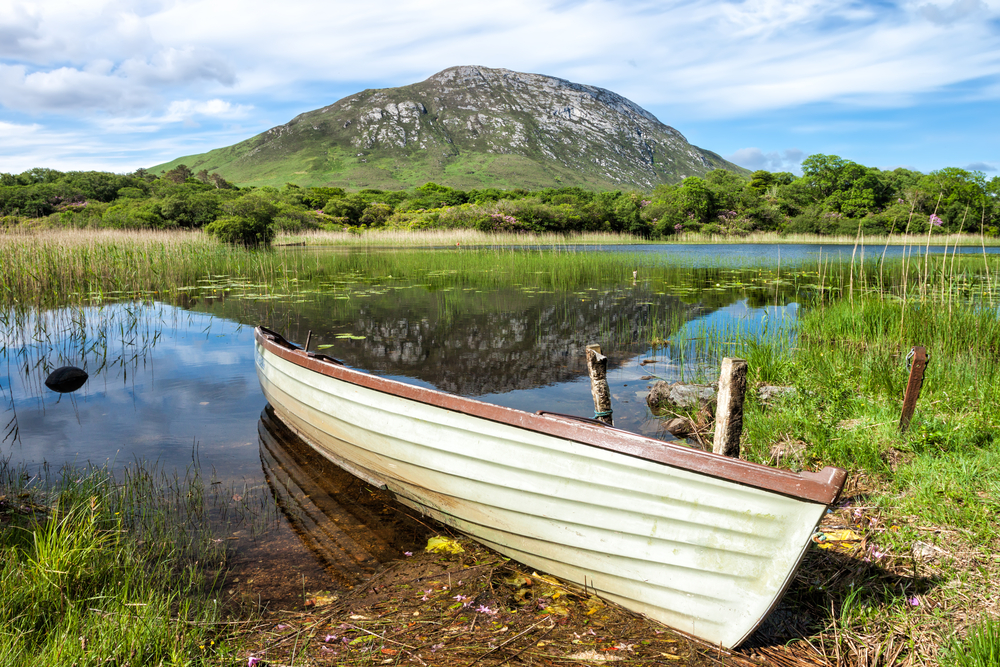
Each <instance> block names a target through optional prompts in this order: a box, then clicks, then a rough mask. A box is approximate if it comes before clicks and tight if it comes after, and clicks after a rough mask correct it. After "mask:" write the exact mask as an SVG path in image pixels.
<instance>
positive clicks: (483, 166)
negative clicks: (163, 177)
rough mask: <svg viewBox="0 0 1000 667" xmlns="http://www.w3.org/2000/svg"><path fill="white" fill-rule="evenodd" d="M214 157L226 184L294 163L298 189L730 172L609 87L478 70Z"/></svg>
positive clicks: (357, 98)
mask: <svg viewBox="0 0 1000 667" xmlns="http://www.w3.org/2000/svg"><path fill="white" fill-rule="evenodd" d="M220 150H221V151H223V152H228V154H229V155H230V156H231V157H232V159H230V160H229V161H228V163H227V164H226V165H225V166H223V165H221V164H220V165H219V166H218V167H217V169H218V171H219V172H220V173H221V174H222V175H223V176H225V177H226V178H228V179H231V180H236V181H237V182H240V172H243V173H249V174H260V173H261V172H263V171H265V170H267V169H270V170H272V171H273V170H274V163H275V162H281V161H284V162H298V163H300V164H302V165H303V166H304V167H305V169H302V170H300V171H294V172H293V174H296V175H302V176H304V178H300V179H298V180H299V181H302V184H310V185H311V184H324V185H326V184H329V185H347V186H348V187H351V186H362V187H407V186H412V185H419V184H421V183H422V182H425V181H427V180H433V181H435V182H439V183H444V184H449V185H454V186H455V187H482V186H484V185H500V186H503V187H541V186H551V185H581V186H583V187H591V188H608V187H612V188H621V187H626V188H640V189H649V188H651V187H653V186H655V185H656V184H657V183H663V182H676V181H679V180H681V179H683V178H685V177H687V176H692V175H701V174H704V173H705V172H707V171H709V170H711V169H715V168H730V169H733V170H736V171H741V170H740V169H739V167H736V166H735V165H731V164H729V163H727V162H726V161H724V160H723V159H722V158H720V157H719V156H718V155H716V154H714V153H711V152H709V151H705V150H702V149H700V148H697V147H695V146H692V145H690V144H689V143H688V142H687V140H686V139H685V138H684V136H683V135H681V133H680V132H678V131H677V130H675V129H674V128H672V127H669V126H667V125H664V124H663V123H661V122H660V121H659V120H657V118H656V117H655V116H654V115H653V114H651V113H649V112H648V111H646V110H645V109H643V108H642V107H640V106H639V105H637V104H636V103H634V102H632V101H631V100H628V99H626V98H624V97H622V96H621V95H618V94H617V93H614V92H612V91H610V90H606V89H604V88H599V87H596V86H590V85H585V84H579V83H573V82H570V81H566V80H565V79H560V78H557V77H552V76H545V75H542V74H529V73H523V72H515V71H512V70H508V69H494V68H489V67H478V66H459V67H451V68H448V69H446V70H444V71H441V72H438V73H437V74H434V75H432V76H431V77H429V78H427V79H426V80H424V81H421V82H419V83H414V84H411V85H408V86H401V87H399V88H383V89H373V90H365V91H362V92H359V93H356V94H354V95H349V96H348V97H345V98H343V99H341V100H339V101H337V102H335V103H334V104H331V105H329V106H325V107H323V108H321V109H317V110H316V111H311V112H308V113H304V114H300V115H299V116H296V117H295V118H294V119H292V120H291V121H290V122H289V123H287V124H285V125H280V126H278V127H275V128H272V129H271V130H268V131H267V132H265V133H263V134H261V135H258V136H257V137H254V138H253V139H250V140H248V141H245V142H242V143H241V144H237V145H236V146H232V147H230V148H229V149H220ZM216 152H217V151H213V152H212V153H216ZM212 153H209V154H206V155H211V154H212ZM196 157H200V156H196ZM220 157H221V156H220ZM184 159H187V160H189V162H186V164H189V166H190V162H192V161H194V160H191V158H184ZM306 163H308V164H306ZM195 166H200V165H199V164H196V165H195ZM282 171H285V170H282ZM359 173H364V174H367V179H360V178H356V176H357V175H358V174H359ZM352 177H355V178H352ZM259 178H260V176H259V175H258V176H257V179H259ZM257 179H252V180H257ZM243 180H244V182H246V181H247V180H248V179H243ZM252 180H251V182H252ZM362 180H367V181H368V182H367V183H365V182H361V181H362ZM372 181H374V182H372ZM258 182H260V181H259V180H258Z"/></svg>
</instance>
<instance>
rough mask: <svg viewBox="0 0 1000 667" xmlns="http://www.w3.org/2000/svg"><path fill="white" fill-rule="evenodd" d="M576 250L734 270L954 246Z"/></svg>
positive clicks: (972, 249)
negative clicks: (618, 253)
mask: <svg viewBox="0 0 1000 667" xmlns="http://www.w3.org/2000/svg"><path fill="white" fill-rule="evenodd" d="M576 248H577V249H579V250H592V251H596V252H608V251H613V252H634V253H638V254H642V255H655V256H657V257H662V258H664V259H669V260H670V263H671V264H674V265H684V266H702V267H706V266H707V267H715V266H722V267H734V266H753V265H757V264H764V265H767V266H774V265H775V264H776V263H779V262H780V263H781V264H782V265H785V264H788V265H793V264H795V265H803V264H804V265H806V266H808V265H809V264H810V263H813V264H815V263H816V262H817V261H818V260H819V258H820V257H821V256H822V258H823V261H824V262H826V261H828V260H832V261H845V262H846V261H850V259H851V255H852V254H853V255H854V256H855V259H856V260H857V261H860V260H862V259H864V260H865V261H866V262H874V261H877V260H879V259H881V258H882V255H883V254H884V255H885V257H886V259H895V258H901V257H904V256H906V257H910V256H913V257H917V256H921V255H923V254H924V252H925V251H928V250H929V252H930V254H938V253H943V252H944V251H945V250H946V249H947V251H948V253H949V254H950V253H952V252H955V248H954V246H949V247H948V248H945V246H943V245H934V244H931V246H930V248H929V249H928V248H927V247H926V246H924V245H912V246H901V245H890V246H885V245H868V246H863V245H859V246H858V248H857V250H856V251H855V248H854V245H853V244H851V245H847V244H837V245H829V244H825V245H820V244H810V243H795V244H792V243H781V244H777V243H743V244H740V243H737V244H732V245H729V244H725V243H719V244H701V243H690V244H689V243H682V244H661V245H654V244H637V245H620V246H618V245H616V246H576ZM957 252H958V254H960V255H962V254H973V255H975V254H979V255H981V254H983V248H982V247H981V246H974V245H973V246H961V247H959V248H958V250H957ZM985 252H986V253H987V254H994V253H1000V247H998V246H987V247H986V249H985Z"/></svg>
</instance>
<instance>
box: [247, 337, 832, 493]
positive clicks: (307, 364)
mask: <svg viewBox="0 0 1000 667" xmlns="http://www.w3.org/2000/svg"><path fill="white" fill-rule="evenodd" d="M254 338H255V340H256V341H257V343H258V344H259V345H261V346H262V347H263V348H264V349H266V350H267V351H268V352H270V353H272V354H274V355H275V356H277V357H279V358H281V359H284V360H285V361H288V362H289V363H292V364H294V365H296V366H298V367H300V368H304V369H306V370H309V371H313V372H316V373H319V374H321V375H324V376H327V377H330V378H332V379H334V380H337V381H340V382H345V383H347V384H351V385H356V386H359V387H364V388H366V389H370V390H373V391H377V392H380V393H384V394H388V395H392V396H397V397H399V398H403V399H406V400H411V401H414V402H416V403H422V404H425V405H429V406H432V407H437V408H441V409H444V410H449V411H452V412H458V413H461V414H464V415H467V416H470V417H475V418H479V419H484V420H486V421H490V422H495V423H499V424H505V425H507V426H512V427H515V428H521V429H525V430H527V431H533V432H536V433H541V434H543V435H547V436H550V437H555V438H560V439H563V440H567V441H571V442H576V443H579V444H582V445H587V446H591V447H596V448H598V449H603V450H607V451H612V452H617V453H619V454H623V455H625V456H630V457H633V458H638V459H643V460H646V461H649V462H652V463H656V464H660V465H666V466H669V467H672V468H676V469H680V470H686V471H689V472H692V473H696V474H703V475H706V476H708V477H712V478H716V479H721V480H725V481H729V482H733V483H736V484H741V485H744V486H748V487H752V488H756V489H760V490H763V491H769V492H772V493H777V494H780V495H783V496H788V497H791V498H794V499H797V500H802V501H807V502H814V503H821V504H824V505H830V504H832V503H834V502H836V500H837V498H838V497H839V495H840V492H841V490H842V489H843V486H844V482H845V481H846V479H847V472H846V471H845V470H843V469H841V468H834V467H830V466H827V467H825V468H823V470H821V471H819V472H802V473H795V472H792V471H790V470H782V469H779V468H771V467H769V466H764V465H760V464H758V463H751V462H749V461H743V460H742V459H735V458H730V457H726V456H722V455H719V454H714V453H712V452H705V451H701V450H698V449H692V448H690V447H685V446H683V445H678V444H675V443H673V442H669V441H664V440H657V439H656V438H651V437H649V436H645V435H640V434H637V433H632V432H630V431H624V430H622V429H617V428H613V427H609V426H598V425H596V424H590V423H587V422H584V421H580V420H578V419H576V418H572V417H560V416H558V415H553V414H552V413H548V414H533V413H530V412H526V411H523V410H518V409H515V408H508V407H504V406H500V405H493V404H490V403H484V402H482V401H478V400H476V399H474V398H466V397H464V396H457V395H455V394H449V393H446V392H443V391H439V390H437V389H428V388H425V387H418V386H415V385H411V384H406V383H405V382H400V381H398V380H392V379H389V378H384V377H380V376H378V375H372V374H371V373H367V372H365V371H361V370H356V369H353V368H348V367H347V366H345V365H343V364H342V363H341V362H339V361H338V360H336V359H333V358H331V357H327V356H326V355H315V356H314V355H312V354H310V353H308V352H306V351H305V350H303V349H302V348H300V347H298V346H296V345H294V344H293V343H290V342H288V341H287V340H285V339H284V338H283V337H282V336H281V335H280V334H278V333H276V332H273V331H271V330H269V329H267V328H265V327H262V326H257V327H256V328H255V329H254Z"/></svg>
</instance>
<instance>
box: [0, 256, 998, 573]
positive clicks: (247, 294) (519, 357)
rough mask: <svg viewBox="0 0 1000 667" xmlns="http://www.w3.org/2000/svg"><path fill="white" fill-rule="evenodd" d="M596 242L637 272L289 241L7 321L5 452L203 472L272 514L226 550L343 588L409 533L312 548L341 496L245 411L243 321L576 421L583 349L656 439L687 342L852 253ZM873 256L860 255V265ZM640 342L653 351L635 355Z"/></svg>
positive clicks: (46, 459) (381, 366)
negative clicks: (323, 498) (58, 378)
mask: <svg viewBox="0 0 1000 667" xmlns="http://www.w3.org/2000/svg"><path fill="white" fill-rule="evenodd" d="M613 250H614V252H615V253H622V252H624V253H627V254H628V255H629V256H630V259H629V261H632V260H635V261H634V264H630V263H628V262H623V261H620V260H618V261H610V260H607V261H606V258H605V255H606V253H604V252H602V251H600V250H599V249H596V248H574V249H572V251H571V252H573V253H577V254H580V255H585V260H586V261H583V262H581V263H580V265H579V266H578V267H576V268H575V269H572V270H570V269H566V270H563V269H560V270H559V271H558V272H556V271H550V270H549V267H548V265H549V263H550V259H549V256H548V255H546V254H545V253H546V251H539V250H538V249H526V250H523V251H516V250H507V251H503V252H498V253H494V254H493V255H490V254H488V253H487V252H486V251H475V250H461V251H456V250H454V249H448V250H431V251H410V252H405V253H393V252H377V251H375V252H367V253H360V254H359V253H353V254H352V253H346V254H345V253H344V252H342V251H328V250H316V249H313V248H306V249H302V250H301V251H296V250H291V251H288V252H301V253H304V254H306V255H307V256H308V257H309V258H310V259H309V261H310V262H312V264H311V265H310V266H313V268H311V269H310V271H309V272H308V275H296V276H285V277H284V279H283V280H282V281H281V284H276V285H253V284H249V283H248V282H247V281H245V280H242V279H240V278H239V277H236V276H206V277H205V279H203V280H201V281H199V282H198V283H197V284H195V285H188V286H178V290H177V291H176V292H175V293H174V294H173V295H172V296H171V297H170V299H169V302H166V301H147V302H142V303H140V302H121V303H114V302H108V303H93V304H91V305H86V306H66V307H64V308H60V309H55V310H50V311H44V312H37V311H24V310H21V311H17V312H14V311H10V312H8V313H7V315H6V316H5V317H6V319H7V321H8V325H7V326H6V327H4V329H3V331H2V332H0V347H2V352H0V404H2V406H3V407H2V408H0V409H2V411H3V418H2V420H0V421H2V423H3V424H4V425H5V428H4V431H3V435H4V437H3V445H2V453H3V455H4V456H5V457H9V458H10V459H11V461H12V462H14V463H16V464H23V465H24V466H26V467H27V469H28V470H30V471H37V470H39V469H40V468H41V467H42V465H43V464H48V465H49V466H52V467H56V468H58V467H60V466H62V465H63V464H67V463H68V464H75V465H83V464H87V463H93V464H97V465H101V464H105V463H110V464H111V465H113V466H119V467H120V466H122V465H126V464H129V463H131V462H134V461H136V460H143V461H146V462H156V463H158V464H159V465H160V466H161V467H162V468H163V469H165V470H171V469H181V470H183V469H190V468H192V467H194V466H196V467H198V469H199V470H200V471H201V474H202V475H203V477H205V478H206V479H209V478H210V479H212V480H213V481H216V482H219V483H221V484H223V485H226V488H229V487H232V488H237V487H238V488H240V489H242V491H241V492H240V493H242V494H247V493H256V494H259V495H260V496H261V497H263V498H265V499H266V500H265V501H266V502H272V501H273V502H275V503H277V505H278V506H279V507H280V508H281V510H282V512H283V515H282V516H283V517H284V518H283V519H282V520H281V521H279V522H278V523H277V524H276V525H275V526H272V527H271V529H269V530H268V531H263V532H262V531H257V532H256V533H255V534H254V535H253V536H252V537H253V539H249V538H248V534H245V533H244V534H242V536H241V541H239V542H238V546H239V548H242V549H244V551H245V552H247V553H254V554H258V553H265V552H266V553H271V554H274V553H282V554H285V556H283V558H290V556H288V553H290V551H295V553H298V554H299V556H298V558H299V559H300V562H299V565H297V566H296V567H298V568H299V569H300V570H301V571H302V572H305V571H306V570H309V571H311V572H312V574H311V575H309V576H312V577H314V578H315V577H318V576H320V575H319V574H317V572H319V570H318V569H317V568H319V569H320V570H321V569H322V568H327V571H328V572H330V571H334V570H335V571H336V572H340V573H341V574H338V575H336V576H339V577H341V580H342V581H344V582H346V581H348V580H349V579H350V578H351V577H352V576H355V575H357V576H361V575H362V574H363V573H364V572H366V571H369V570H370V568H371V563H372V562H375V561H379V560H380V559H384V558H387V557H390V556H391V555H392V553H396V555H398V553H401V549H403V548H404V547H402V546H399V545H401V544H404V543H406V544H411V543H413V542H414V541H419V539H420V535H421V534H420V533H419V532H418V531H416V529H413V528H412V527H409V528H407V529H406V530H405V531H403V533H404V537H403V538H401V541H400V540H395V539H387V538H386V539H383V538H379V539H375V538H371V539H370V540H369V546H368V547H366V548H365V549H362V550H361V551H359V552H358V553H356V554H354V555H351V556H350V558H349V560H350V562H351V563H353V565H352V566H351V567H354V566H356V570H351V569H350V567H348V569H347V574H344V573H343V565H344V564H343V563H341V564H339V565H338V564H337V560H338V558H341V559H343V558H344V557H345V556H343V554H341V556H335V555H331V553H333V552H331V551H329V550H327V552H326V553H325V555H324V552H323V550H322V549H320V548H319V547H318V546H317V545H318V544H319V542H321V541H322V540H319V541H317V539H314V538H309V537H308V535H310V534H314V533H315V534H319V533H316V532H315V531H319V529H318V528H315V526H317V525H319V524H327V525H332V524H331V523H330V522H331V521H332V522H333V523H334V524H336V523H338V521H337V520H334V519H330V518H329V517H331V516H333V515H334V514H336V512H340V511H350V510H349V509H348V510H345V509H344V508H345V507H347V508H350V507H353V506H355V505H357V502H356V501H344V502H343V503H338V502H334V501H332V500H331V501H329V502H325V503H319V505H322V507H319V505H318V504H317V503H316V502H315V498H316V496H317V494H318V493H319V492H318V491H317V489H319V488H320V487H319V486H317V481H316V479H315V478H310V479H306V480H303V479H302V474H303V473H302V471H303V470H308V469H309V468H310V466H304V465H302V464H294V463H289V462H290V461H295V460H298V459H297V458H296V457H299V458H301V456H304V455H303V454H301V452H300V453H299V454H288V453H282V452H284V450H285V449H288V448H291V450H290V451H300V450H301V447H300V444H301V443H299V444H295V443H292V444H288V443H289V442H291V441H292V440H294V438H282V437H276V436H274V435H273V431H274V428H269V427H268V424H267V419H266V418H265V417H262V412H263V410H264V408H265V405H266V402H265V401H264V398H263V395H262V394H261V391H260V387H259V385H258V382H257V378H256V373H255V365H254V361H253V326H254V325H255V324H258V323H261V324H265V325H267V326H268V327H270V328H272V329H274V330H276V331H279V332H281V333H282V334H283V335H285V336H286V337H287V338H288V339H289V340H292V341H297V342H299V343H303V342H304V341H305V338H306V335H307V332H309V331H312V334H313V338H312V341H313V343H312V349H319V350H322V351H323V352H324V353H326V354H330V355H331V356H335V357H337V358H339V359H342V360H344V361H345V362H346V363H347V364H348V365H350V366H353V367H356V368H361V369H364V370H367V371H370V372H373V373H377V374H380V375H385V376H389V377H394V378H397V379H401V380H403V381H405V382H410V383H414V384H419V385H422V386H427V387H434V388H437V389H441V390H444V391H448V392H453V393H456V394H461V395H464V396H472V397H476V398H478V399H480V400H483V401H487V402H492V403H497V404H501V405H505V406H508V407H513V408H520V409H524V410H529V411H535V410H539V409H544V410H548V411H553V412H562V413H569V414H578V415H583V416H590V415H591V414H592V413H593V403H592V399H591V395H590V389H589V379H588V377H587V373H586V363H585V357H584V353H583V350H584V348H585V346H586V345H588V344H590V343H600V344H601V345H602V346H603V347H604V351H605V353H606V354H607V355H608V356H609V360H610V361H609V372H608V381H609V384H610V386H611V390H612V399H613V407H614V418H615V425H616V426H619V427H621V428H625V429H629V430H633V431H636V432H640V433H645V434H648V435H652V436H655V437H669V435H667V434H666V433H665V432H663V431H662V429H661V427H660V423H659V421H658V420H657V419H655V418H653V417H652V415H651V414H650V413H649V410H648V408H647V407H646V403H645V395H646V393H647V391H648V387H649V386H650V385H651V384H652V383H653V382H654V381H656V380H657V379H664V380H676V379H680V378H687V379H703V380H704V379H709V380H711V379H714V378H713V373H717V370H716V366H715V365H714V364H715V363H716V359H714V358H703V357H699V356H698V352H697V350H698V349H699V348H698V343H697V341H698V339H699V337H700V336H704V335H705V333H706V332H707V331H710V330H715V331H726V330H729V329H732V330H736V329H739V330H741V331H757V332H759V331H762V330H764V329H765V328H768V327H769V328H770V329H771V330H772V331H773V330H774V329H776V328H780V327H781V326H782V325H783V324H787V323H789V322H790V321H793V320H794V318H795V317H797V315H798V312H799V309H800V307H801V306H802V304H803V303H807V302H808V301H809V300H810V299H812V298H813V297H814V296H815V293H816V292H815V284H816V281H817V278H816V276H815V271H813V272H812V273H811V272H810V267H814V266H815V265H816V264H817V263H818V258H819V257H820V252H821V251H822V253H823V257H831V256H833V255H834V253H837V254H840V255H841V256H844V255H846V258H847V259H850V256H851V253H852V252H853V247H851V246H847V247H844V246H838V247H836V248H835V249H831V248H819V247H816V246H781V247H780V248H779V247H777V246H745V245H740V246H632V247H627V248H621V247H615V248H613ZM882 250H883V248H882V247H879V248H877V249H871V248H869V249H868V251H867V252H866V253H865V256H866V257H868V258H871V257H873V256H875V255H874V253H875V252H876V251H877V252H878V253H881V251H882ZM964 250H968V249H964ZM972 250H974V251H975V252H981V250H980V249H972ZM987 250H988V251H989V252H993V251H994V250H995V249H992V248H989V249H987ZM899 251H900V252H902V249H899ZM560 252H567V251H566V250H565V249H564V250H561V251H560ZM887 252H889V253H895V252H897V249H896V248H894V247H890V248H889V250H888V251H887ZM915 252H916V250H915ZM483 253H486V254H485V255H484V254H483ZM779 256H780V260H779ZM313 258H314V259H313ZM779 262H780V267H781V268H780V269H779ZM626 265H627V266H626ZM633 265H634V266H635V268H634V269H632V266H633ZM369 267H371V268H370V270H369ZM632 270H635V271H636V272H637V273H636V275H635V277H634V278H633V275H632ZM655 337H659V338H661V342H662V343H663V344H662V345H651V340H652V339H653V338H655ZM65 365H72V366H78V367H81V368H83V369H85V370H86V371H87V372H88V373H89V376H90V377H89V380H88V381H87V382H86V383H85V384H84V385H83V387H82V388H80V389H79V390H78V391H76V392H73V393H69V394H59V393H55V392H53V391H50V390H49V389H47V388H46V386H45V384H44V381H45V378H46V377H47V376H48V374H49V373H50V372H51V371H52V370H54V369H55V368H58V367H60V366H65ZM268 433H272V435H270V436H269V435H268ZM276 442H278V443H285V444H284V445H281V446H280V447H279V446H278V445H275V444H274V443H276ZM276 447H277V449H276ZM296 447H298V449H296ZM282 448H284V449H282ZM279 450H281V451H279ZM286 467H289V468H290V469H286ZM326 477H327V478H329V479H332V475H328V476H326ZM289 479H291V480H292V482H287V480H289ZM276 480H286V481H285V482H276ZM338 483H339V482H338ZM343 486H344V484H341V487H343ZM338 488H340V487H338ZM281 489H285V490H284V491H282V490H281ZM289 489H292V490H289ZM303 489H310V490H309V491H305V490H303ZM326 493H327V495H329V496H330V498H334V499H335V500H336V499H337V498H341V499H343V498H346V497H347V496H344V495H343V494H341V495H339V496H338V495H337V493H339V492H337V493H332V492H329V491H327V492H326ZM305 498H312V499H313V500H311V501H309V502H308V503H307V502H306V501H305V500H304V499H305ZM310 503H311V504H310ZM320 516H326V517H327V520H321V519H319V518H317V517H320ZM364 516H365V517H366V518H365V521H368V520H372V518H373V517H376V518H377V517H379V516H384V513H382V512H376V511H369V512H366V513H364ZM302 517H312V518H308V519H303V518H302ZM354 522H355V523H358V522H362V523H363V521H362V520H361V519H357V520H355V521H354ZM340 523H343V522H342V521H340ZM390 523H392V522H391V521H390ZM376 524H377V522H376ZM309 526H313V528H310V527H309ZM390 529H392V527H391V526H390V527H389V528H386V527H385V526H383V525H375V524H372V525H369V526H368V529H367V530H368V533H366V534H368V535H381V536H383V537H384V535H385V534H386V530H390ZM311 531H312V532H311ZM297 540H301V541H302V543H303V544H310V551H309V552H308V554H309V555H305V556H304V555H302V554H303V553H307V552H305V551H303V550H302V549H301V548H298V550H297V551H296V548H295V547H294V545H296V544H298V541H297ZM310 540H311V541H310ZM334 541H336V540H334ZM362 541H363V540H362ZM262 545H266V549H265V548H264V546H262ZM289 545H293V546H289ZM373 545H374V546H373ZM411 546H412V544H411ZM312 554H319V555H318V556H315V555H312ZM351 559H353V560H351ZM253 560H254V559H253V558H252V557H249V560H248V562H249V561H253ZM254 562H256V561H254ZM310 568H312V569H311V570H310ZM330 568H332V570H331V569H330ZM338 568H340V569H338ZM302 576H303V577H305V576H306V575H305V574H302ZM330 576H333V575H330Z"/></svg>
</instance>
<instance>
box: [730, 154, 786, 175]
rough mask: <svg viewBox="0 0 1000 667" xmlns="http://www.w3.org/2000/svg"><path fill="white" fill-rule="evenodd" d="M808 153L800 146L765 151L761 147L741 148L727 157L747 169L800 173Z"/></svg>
mask: <svg viewBox="0 0 1000 667" xmlns="http://www.w3.org/2000/svg"><path fill="white" fill-rule="evenodd" d="M805 157H806V154H805V153H803V152H802V151H800V150H799V149H798V148H786V149H785V150H783V151H780V152H779V151H773V152H770V153H765V152H764V151H762V150H760V149H759V148H741V149H739V150H738V151H736V152H735V153H733V154H732V155H727V156H726V159H727V160H729V161H730V162H733V163H735V164H738V165H739V166H741V167H745V168H746V169H752V170H754V171H757V170H760V169H764V170H766V171H791V172H795V173H798V172H799V171H800V166H801V164H802V160H804V159H805Z"/></svg>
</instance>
